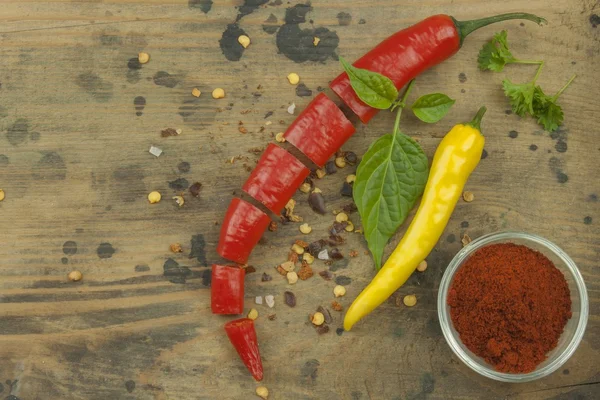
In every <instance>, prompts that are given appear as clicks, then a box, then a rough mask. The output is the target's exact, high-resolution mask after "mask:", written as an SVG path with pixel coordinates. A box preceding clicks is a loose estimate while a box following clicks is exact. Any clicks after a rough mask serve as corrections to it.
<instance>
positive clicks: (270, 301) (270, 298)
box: [265, 294, 275, 308]
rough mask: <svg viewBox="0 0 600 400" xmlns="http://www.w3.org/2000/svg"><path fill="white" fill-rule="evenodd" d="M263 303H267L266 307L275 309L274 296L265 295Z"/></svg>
mask: <svg viewBox="0 0 600 400" xmlns="http://www.w3.org/2000/svg"><path fill="white" fill-rule="evenodd" d="M265 302H266V303H267V306H269V308H273V307H275V296H273V295H272V294H268V295H266V296H265Z"/></svg>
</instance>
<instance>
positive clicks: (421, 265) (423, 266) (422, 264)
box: [417, 260, 427, 272]
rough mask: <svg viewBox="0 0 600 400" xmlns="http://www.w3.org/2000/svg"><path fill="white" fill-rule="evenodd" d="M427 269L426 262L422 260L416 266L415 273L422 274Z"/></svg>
mask: <svg viewBox="0 0 600 400" xmlns="http://www.w3.org/2000/svg"><path fill="white" fill-rule="evenodd" d="M426 269H427V261H425V260H423V261H421V262H420V263H419V265H417V271H419V272H424V271H425V270H426Z"/></svg>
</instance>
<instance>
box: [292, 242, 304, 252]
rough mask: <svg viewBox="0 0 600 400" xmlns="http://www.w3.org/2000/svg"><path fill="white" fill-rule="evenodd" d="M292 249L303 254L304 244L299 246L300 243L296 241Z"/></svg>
mask: <svg viewBox="0 0 600 400" xmlns="http://www.w3.org/2000/svg"><path fill="white" fill-rule="evenodd" d="M292 250H293V251H294V252H295V253H296V254H303V253H304V248H303V247H302V246H299V245H298V244H296V243H294V244H293V245H292Z"/></svg>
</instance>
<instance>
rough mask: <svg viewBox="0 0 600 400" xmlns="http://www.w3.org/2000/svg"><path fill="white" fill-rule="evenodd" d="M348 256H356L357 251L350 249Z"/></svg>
mask: <svg viewBox="0 0 600 400" xmlns="http://www.w3.org/2000/svg"><path fill="white" fill-rule="evenodd" d="M350 257H358V251H356V250H350Z"/></svg>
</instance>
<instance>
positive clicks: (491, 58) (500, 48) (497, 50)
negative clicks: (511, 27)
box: [477, 31, 517, 72]
mask: <svg viewBox="0 0 600 400" xmlns="http://www.w3.org/2000/svg"><path fill="white" fill-rule="evenodd" d="M515 61H517V60H516V59H515V58H514V57H513V55H512V53H511V52H510V50H509V49H508V41H507V33H506V31H502V32H500V33H496V34H495V35H494V37H493V38H492V40H490V41H489V42H487V43H486V44H484V45H483V47H482V48H481V50H479V55H478V57H477V64H478V65H479V69H480V70H482V71H485V70H486V69H489V70H490V71H496V72H500V71H502V70H503V69H504V66H505V65H506V64H509V63H512V62H515Z"/></svg>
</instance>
